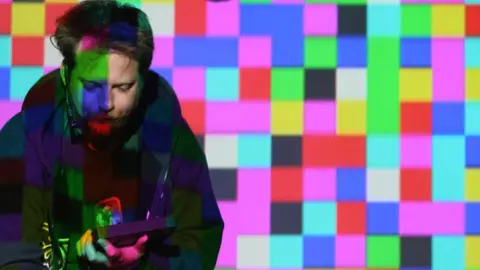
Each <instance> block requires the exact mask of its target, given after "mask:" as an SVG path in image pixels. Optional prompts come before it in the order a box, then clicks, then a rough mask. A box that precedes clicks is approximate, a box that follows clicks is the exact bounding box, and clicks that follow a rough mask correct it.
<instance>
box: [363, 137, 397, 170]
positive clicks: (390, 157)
mask: <svg viewBox="0 0 480 270" xmlns="http://www.w3.org/2000/svg"><path fill="white" fill-rule="evenodd" d="M367 166H368V168H398V167H400V138H399V136H395V135H368V137H367Z"/></svg>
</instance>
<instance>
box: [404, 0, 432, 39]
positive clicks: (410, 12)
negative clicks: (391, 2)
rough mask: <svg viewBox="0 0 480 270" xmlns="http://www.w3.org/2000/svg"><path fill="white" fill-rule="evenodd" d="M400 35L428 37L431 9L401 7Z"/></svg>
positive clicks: (423, 6) (424, 6)
mask: <svg viewBox="0 0 480 270" xmlns="http://www.w3.org/2000/svg"><path fill="white" fill-rule="evenodd" d="M401 21H402V24H401V34H402V35H404V36H430V34H431V29H432V23H431V22H432V9H431V6H430V5H408V4H407V5H401Z"/></svg>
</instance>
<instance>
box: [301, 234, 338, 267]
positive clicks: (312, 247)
mask: <svg viewBox="0 0 480 270" xmlns="http://www.w3.org/2000/svg"><path fill="white" fill-rule="evenodd" d="M334 266H335V237H333V236H330V237H327V236H304V238H303V267H306V268H313V267H334Z"/></svg>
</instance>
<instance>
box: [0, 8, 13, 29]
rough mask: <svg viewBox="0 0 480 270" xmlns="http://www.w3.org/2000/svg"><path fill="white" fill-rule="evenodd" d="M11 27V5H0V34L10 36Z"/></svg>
mask: <svg viewBox="0 0 480 270" xmlns="http://www.w3.org/2000/svg"><path fill="white" fill-rule="evenodd" d="M11 27H12V5H11V4H6V3H2V4H0V34H10V32H11Z"/></svg>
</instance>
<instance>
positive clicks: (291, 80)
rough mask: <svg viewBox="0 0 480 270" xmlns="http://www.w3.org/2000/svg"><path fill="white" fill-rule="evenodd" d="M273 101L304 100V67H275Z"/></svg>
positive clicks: (273, 71)
mask: <svg viewBox="0 0 480 270" xmlns="http://www.w3.org/2000/svg"><path fill="white" fill-rule="evenodd" d="M271 76H272V93H271V98H272V100H273V101H303V85H304V78H303V69H291V68H273V69H272V71H271Z"/></svg>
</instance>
